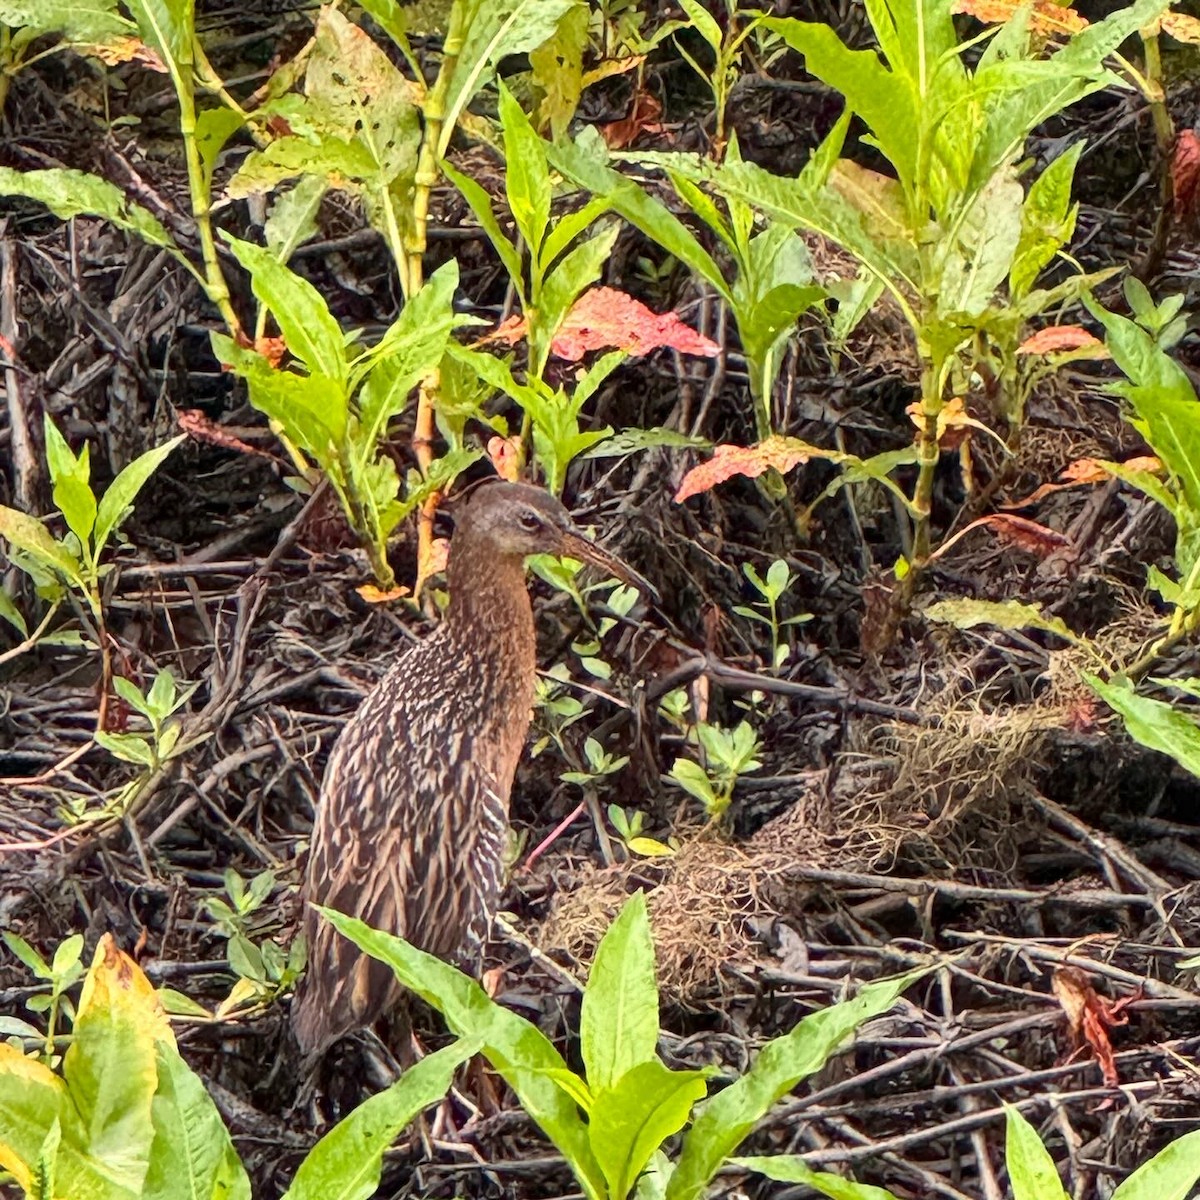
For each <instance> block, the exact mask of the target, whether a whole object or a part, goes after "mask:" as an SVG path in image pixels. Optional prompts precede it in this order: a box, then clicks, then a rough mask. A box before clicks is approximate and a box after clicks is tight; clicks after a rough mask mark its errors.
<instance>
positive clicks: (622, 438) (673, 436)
mask: <svg viewBox="0 0 1200 1200" xmlns="http://www.w3.org/2000/svg"><path fill="white" fill-rule="evenodd" d="M658 447H665V448H666V449H671V450H711V449H712V442H710V441H709V440H708V438H702V437H692V436H691V435H690V434H687V433H680V432H679V431H678V430H675V429H665V428H663V427H661V426H655V427H653V428H649V429H623V430H621V431H620V432H619V433H614V434H613V435H612V437H609V438H605V439H604V441H602V442H600V443H599V444H598V445H595V446H593V447H592V448H591V449H590V450H588V451H587V453H586V454H584V455H583V457H584V458H621V457H623V456H624V455H626V454H636V453H638V452H639V451H641V450H652V449H655V448H658Z"/></svg>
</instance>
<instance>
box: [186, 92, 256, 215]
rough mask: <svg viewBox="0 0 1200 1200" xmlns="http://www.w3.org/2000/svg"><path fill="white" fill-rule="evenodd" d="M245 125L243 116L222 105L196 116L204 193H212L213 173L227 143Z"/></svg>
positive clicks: (197, 147) (197, 142) (197, 145)
mask: <svg viewBox="0 0 1200 1200" xmlns="http://www.w3.org/2000/svg"><path fill="white" fill-rule="evenodd" d="M244 124H245V121H244V120H243V118H242V116H241V115H240V114H239V113H236V112H234V111H233V109H232V108H226V107H225V105H223V104H222V105H221V106H220V107H218V108H206V109H204V111H203V112H200V113H197V114H196V150H197V152H198V153H199V155H200V171H201V176H202V178H203V180H204V191H205V193H208V192H210V191H212V181H213V172H214V171H215V170H216V167H217V158H218V156H219V155H220V153H221V151H222V150H223V149H224V147H225V143H226V142H227V141H229V139H230V138H231V137H233V135H234V134H235V133H237V131H238V130H239V129H241V128H242V126H243V125H244Z"/></svg>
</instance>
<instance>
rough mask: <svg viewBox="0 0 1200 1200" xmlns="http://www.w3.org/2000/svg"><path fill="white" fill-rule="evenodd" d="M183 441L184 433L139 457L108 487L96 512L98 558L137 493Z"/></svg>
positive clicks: (96, 548) (95, 541)
mask: <svg viewBox="0 0 1200 1200" xmlns="http://www.w3.org/2000/svg"><path fill="white" fill-rule="evenodd" d="M184 438H185V435H183V434H181V435H180V436H179V437H174V438H172V439H171V440H170V441H169V442H163V444H162V445H161V446H155V447H154V449H152V450H147V451H146V452H145V454H139V455H138V457H137V458H135V459H134V460H133V462H131V463H130V464H129V465H128V466H127V467H126V468H125V469H124V470H123V471H121V473H120V474H119V475H118V476H117V477H116V479H114V480H113V481H112V483H110V484H109V485H108V490H107V491H106V492H105V493H104V495H103V496H102V497H101V500H100V507H99V509H98V511H97V513H96V529H95V534H94V536H93V539H92V540H93V545H94V547H95V553H96V555H97V556H98V555H99V554H100V551H101V550H103V549H104V547H105V546H106V545H107V544H108V539H109V538H110V537H111V536H112V534H113V531H114V530H115V529H116V528H117V527H118V526H119V525H120V524H121V522H122V521H124V519H125V517H126V516H127V515H128V514H129V511H130V510H131V509H132V507H133V502H134V500H135V499H137V494H138V492H140V491H141V490H142V488H143V487H145V485H146V481H147V480H148V479H149V478H150V476H151V475H153V474H154V472H155V471H156V470H158V468H159V466H160V465H161V463H162V462H163V460H164V459H166V457H167V456H168V455H169V454H170V453H171V451H172V450H174V449H175V447H176V446H178V445H179V444H180V442H182V441H184Z"/></svg>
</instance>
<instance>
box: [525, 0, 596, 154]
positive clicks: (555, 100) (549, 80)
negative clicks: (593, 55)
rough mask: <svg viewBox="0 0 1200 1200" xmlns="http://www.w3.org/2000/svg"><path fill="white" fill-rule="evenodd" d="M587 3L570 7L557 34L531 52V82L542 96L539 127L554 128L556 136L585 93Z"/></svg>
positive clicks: (559, 133)
mask: <svg viewBox="0 0 1200 1200" xmlns="http://www.w3.org/2000/svg"><path fill="white" fill-rule="evenodd" d="M589 16H590V13H589V11H588V6H587V5H586V4H577V5H575V6H574V7H573V8H570V9H568V10H567V11H566V12H565V13H564V14H563V16H562V17H561V19H560V20H559V22H558V27H557V28H556V29H555V31H554V36H553V37H551V38H550V39H549V40H547V41H545V42H543V43H542V44H541V45H540V46H539V47H538V48H537V49H536V50H534V51H533V52H532V53H531V54H530V55H529V67H530V72H531V77H530V82H531V83H532V84H533V90H534V95H535V96H537V97H538V102H537V109H536V117H537V127H538V129H540V130H542V131H545V129H546V128H547V126H549V129H550V136H551V137H552V138H560V137H562V136H563V135H564V134H565V133H566V132H567V126H568V125H569V124H570V123H571V118H572V117H573V116H574V115H575V110H576V109H577V108H578V107H579V97H580V96H581V95H582V93H583V56H584V53H585V51H586V50H587V48H588V18H589Z"/></svg>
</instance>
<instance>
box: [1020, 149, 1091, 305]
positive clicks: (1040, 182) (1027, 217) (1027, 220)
mask: <svg viewBox="0 0 1200 1200" xmlns="http://www.w3.org/2000/svg"><path fill="white" fill-rule="evenodd" d="M1084 145H1085V143H1084V142H1083V141H1082V140H1080V141H1077V142H1076V143H1075V144H1074V145H1073V146H1071V147H1070V148H1069V149H1067V150H1066V151H1064V152H1063V153H1062V154H1060V155H1059V156H1058V157H1057V158H1056V159H1055V160H1054V161H1053V162H1052V163H1051V164H1050V165H1049V166H1048V167H1047V168H1046V169H1045V170H1044V171H1043V172H1042V173H1041V174H1040V175H1039V176H1038V177H1037V179H1035V180H1034V181H1033V183H1032V184H1031V185H1030V188H1029V194H1028V195H1027V196H1026V197H1025V203H1024V204H1023V205H1022V206H1021V236H1020V238H1019V240H1018V242H1017V249H1016V253H1015V254H1014V255H1013V264H1012V270H1011V272H1010V273H1009V277H1008V278H1009V285H1008V286H1009V291H1010V293H1011V295H1012V296H1013V297H1014V299H1019V298H1020V297H1022V296H1026V295H1028V294H1029V291H1030V289H1031V288H1032V287H1033V285H1034V282H1035V281H1036V279H1037V277H1038V275H1039V274H1040V273H1041V271H1042V269H1043V268H1044V267H1046V266H1047V265H1048V264H1049V263H1050V261H1051V260H1052V259H1053V258H1054V256H1055V255H1056V254H1057V253H1058V251H1059V250H1060V249H1061V248H1062V247H1063V246H1065V245H1066V244H1067V242H1069V241H1070V240H1071V235H1072V234H1073V233H1074V232H1075V217H1076V215H1077V213H1078V211H1079V206H1078V205H1077V204H1075V205H1073V204H1072V203H1071V184H1072V182H1073V180H1074V178H1075V167H1076V165H1077V164H1078V162H1079V156H1080V154H1082V153H1083V148H1084Z"/></svg>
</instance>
